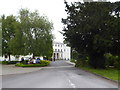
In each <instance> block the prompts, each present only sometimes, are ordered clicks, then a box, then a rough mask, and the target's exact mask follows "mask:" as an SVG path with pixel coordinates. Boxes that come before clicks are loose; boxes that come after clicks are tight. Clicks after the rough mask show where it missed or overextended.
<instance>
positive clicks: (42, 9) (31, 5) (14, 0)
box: [0, 0, 119, 42]
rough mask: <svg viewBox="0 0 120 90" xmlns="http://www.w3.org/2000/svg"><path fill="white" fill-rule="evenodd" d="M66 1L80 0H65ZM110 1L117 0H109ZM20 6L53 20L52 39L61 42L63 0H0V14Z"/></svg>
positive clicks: (13, 10) (13, 11) (10, 11)
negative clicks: (36, 11)
mask: <svg viewBox="0 0 120 90" xmlns="http://www.w3.org/2000/svg"><path fill="white" fill-rule="evenodd" d="M66 1H67V2H69V3H70V2H74V1H81V0H66ZM110 1H112V2H114V1H119V0H110ZM21 8H27V9H29V10H31V11H34V10H38V12H39V13H40V15H45V16H47V17H48V19H49V21H52V22H53V27H54V29H53V34H54V37H55V40H54V41H57V42H63V40H64V39H63V35H62V34H61V33H60V32H59V31H62V30H63V24H62V23H61V19H62V18H66V17H67V14H66V12H65V4H64V0H1V2H0V15H3V14H5V15H6V16H8V15H11V14H13V15H18V12H19V10H20V9H21Z"/></svg>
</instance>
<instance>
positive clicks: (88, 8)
mask: <svg viewBox="0 0 120 90" xmlns="http://www.w3.org/2000/svg"><path fill="white" fill-rule="evenodd" d="M65 5H66V10H65V11H66V12H67V14H68V16H67V18H66V19H62V22H63V23H64V24H65V27H64V29H63V31H64V34H63V35H64V36H65V40H66V41H67V42H69V44H70V45H71V47H72V48H75V50H76V51H77V52H78V53H79V55H81V54H83V55H85V54H86V55H88V56H89V64H90V65H91V66H92V67H94V68H105V57H104V54H105V53H106V52H108V53H109V52H111V53H112V54H113V53H114V54H116V55H117V54H119V51H120V48H119V47H118V46H120V40H119V39H120V38H119V37H118V36H120V35H119V34H120V30H119V28H120V25H119V23H120V18H119V15H118V14H119V13H120V12H119V11H120V10H119V9H118V10H117V11H116V12H117V15H116V14H115V13H114V12H115V10H116V8H118V7H119V2H116V3H110V2H84V3H80V2H75V3H71V5H68V3H67V2H66V1H65Z"/></svg>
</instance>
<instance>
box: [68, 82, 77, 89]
mask: <svg viewBox="0 0 120 90" xmlns="http://www.w3.org/2000/svg"><path fill="white" fill-rule="evenodd" d="M69 83H70V85H71V86H72V87H73V88H75V87H76V86H75V84H73V83H72V82H71V81H70V80H69Z"/></svg>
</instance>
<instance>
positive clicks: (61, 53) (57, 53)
mask: <svg viewBox="0 0 120 90" xmlns="http://www.w3.org/2000/svg"><path fill="white" fill-rule="evenodd" d="M52 58H53V59H54V58H55V59H58V60H63V59H64V60H70V59H71V48H70V47H68V46H66V44H63V43H59V42H53V57H52Z"/></svg>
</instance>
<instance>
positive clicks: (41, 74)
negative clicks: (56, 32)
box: [2, 60, 118, 88]
mask: <svg viewBox="0 0 120 90" xmlns="http://www.w3.org/2000/svg"><path fill="white" fill-rule="evenodd" d="M2 88H118V84H117V83H114V82H112V81H109V80H106V79H103V78H100V77H98V76H96V75H94V74H91V73H88V72H85V71H83V70H81V69H78V68H75V67H74V65H72V64H70V63H68V62H66V61H63V60H61V61H55V62H54V61H52V62H51V64H50V65H49V66H47V67H44V68H42V69H40V70H37V71H34V72H29V73H20V74H13V75H12V74H11V75H3V77H2Z"/></svg>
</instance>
